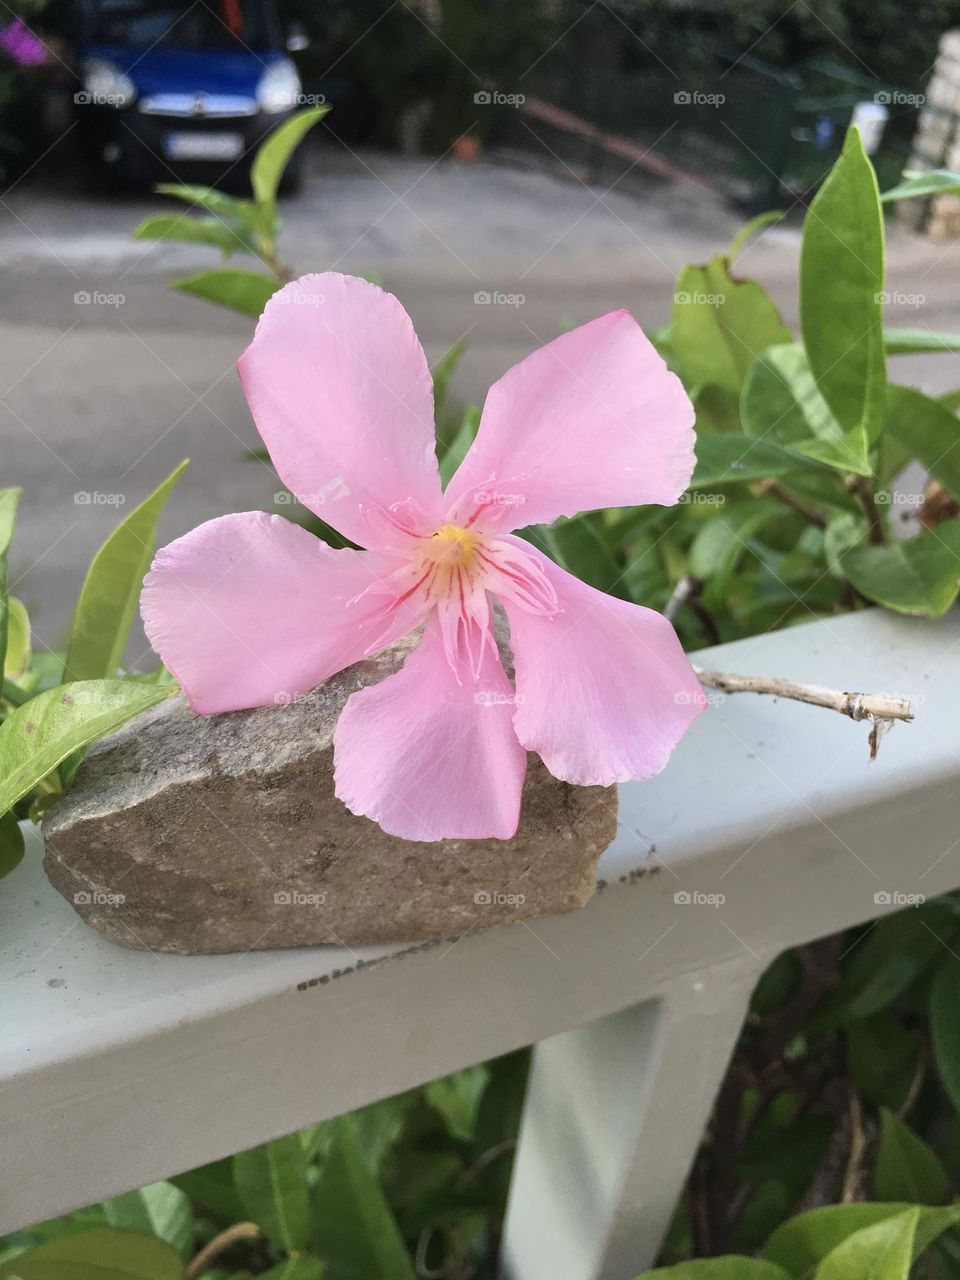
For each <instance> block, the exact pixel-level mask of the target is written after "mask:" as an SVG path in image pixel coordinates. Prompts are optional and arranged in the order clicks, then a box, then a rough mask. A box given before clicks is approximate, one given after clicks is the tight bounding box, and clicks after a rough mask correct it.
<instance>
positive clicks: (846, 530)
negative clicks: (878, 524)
mask: <svg viewBox="0 0 960 1280" xmlns="http://www.w3.org/2000/svg"><path fill="white" fill-rule="evenodd" d="M866 539H867V521H866V519H865V518H864V517H863V516H862V515H860V514H859V512H856V511H838V512H836V513H834V514H833V515H832V516H831V517H830V519H829V521H828V523H827V527H826V529H825V530H824V535H823V554H824V556H825V558H826V561H827V568H828V569H829V570H830V572H831V573H832V574H833V576H834V577H837V578H845V577H846V574H845V573H844V571H843V557H844V556H845V555H846V554H847V552H848V551H852V550H853V548H854V547H859V546H861V545H862V544H863V543H864V542H865V541H866Z"/></svg>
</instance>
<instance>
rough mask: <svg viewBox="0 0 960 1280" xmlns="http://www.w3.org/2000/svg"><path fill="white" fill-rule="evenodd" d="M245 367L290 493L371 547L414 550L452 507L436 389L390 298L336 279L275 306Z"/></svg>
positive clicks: (247, 386)
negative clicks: (413, 539)
mask: <svg viewBox="0 0 960 1280" xmlns="http://www.w3.org/2000/svg"><path fill="white" fill-rule="evenodd" d="M237 367H238V368H239V370H240V380H241V382H242V383H243V389H244V392H245V393H246V397H247V402H248V404H249V405H250V412H251V413H252V414H253V417H254V420H255V421H256V424H257V429H258V430H259V432H260V435H261V436H262V437H263V440H264V443H265V444H266V446H267V448H268V449H269V451H270V456H271V458H272V459H273V463H274V466H275V467H276V468H277V471H278V472H279V475H280V478H281V480H282V481H283V483H284V484H285V485H286V486H287V487H288V488H289V489H290V490H291V491H292V492H293V493H294V495H295V496H296V497H297V498H298V500H299V501H300V502H302V503H303V504H304V506H306V507H309V509H310V510H311V511H313V512H315V513H316V514H317V515H318V516H321V517H322V518H323V519H324V520H326V521H327V522H328V523H329V524H331V525H332V526H333V527H334V528H335V529H338V530H339V531H340V533H342V534H344V535H345V536H346V537H348V538H350V539H351V540H352V541H353V542H356V543H358V544H359V545H361V546H369V547H374V548H377V549H380V550H384V549H388V548H396V547H400V546H403V545H404V543H405V541H406V539H405V537H404V534H403V531H404V530H413V531H414V532H419V533H427V532H432V530H433V529H435V528H436V527H437V526H438V524H439V523H440V519H439V517H440V513H441V507H442V500H441V493H440V472H439V469H438V466H437V455H436V444H435V439H434V424H433V379H432V378H431V376H430V369H429V367H428V366H427V358H426V356H425V355H424V353H423V348H422V347H421V345H420V342H419V340H418V338H417V335H416V333H415V332H414V329H413V324H412V323H411V321H410V317H409V316H408V315H407V313H406V311H404V309H403V307H402V306H401V305H400V303H399V302H398V301H397V299H396V298H394V297H393V296H392V295H391V294H389V293H384V291H383V290H382V289H378V288H377V286H376V285H373V284H369V283H368V282H367V281H366V280H360V279H357V278H356V277H354V276H343V275H339V274H337V273H336V272H326V273H325V274H322V275H309V276H301V278H300V279H299V280H294V281H293V282H292V283H291V284H288V285H285V286H284V287H283V288H282V289H280V290H279V291H278V292H277V293H275V294H274V295H273V297H272V298H271V299H270V301H269V302H268V303H267V305H266V308H265V310H264V312H263V315H262V316H261V317H260V323H259V324H258V325H257V332H256V334H255V336H254V339H253V341H252V342H251V344H250V346H249V347H248V348H247V349H246V351H245V352H244V353H243V355H242V356H241V357H240V359H239V361H238V363H237Z"/></svg>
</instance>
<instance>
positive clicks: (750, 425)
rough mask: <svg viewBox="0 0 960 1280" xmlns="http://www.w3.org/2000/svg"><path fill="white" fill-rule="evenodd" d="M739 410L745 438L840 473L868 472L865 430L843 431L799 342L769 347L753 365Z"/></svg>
mask: <svg viewBox="0 0 960 1280" xmlns="http://www.w3.org/2000/svg"><path fill="white" fill-rule="evenodd" d="M740 413H741V417H742V420H743V429H744V431H745V432H746V434H747V435H748V436H755V437H757V438H758V439H762V440H763V441H765V442H766V443H771V444H777V445H779V446H780V447H781V448H783V449H788V450H790V451H791V452H793V453H797V454H800V455H801V456H803V457H808V458H812V459H815V460H816V461H818V462H822V463H825V464H826V465H827V466H830V467H835V468H837V469H838V470H840V471H853V472H855V473H856V474H857V475H864V476H869V475H872V468H871V465H870V457H869V441H868V440H867V437H866V433H865V432H864V431H863V429H862V428H861V427H854V428H853V430H851V431H844V429H843V427H842V426H841V425H840V423H839V422H838V421H837V419H836V417H835V416H834V415H833V413H832V412H831V410H830V407H829V405H828V404H827V402H826V400H824V398H823V396H822V395H821V394H820V391H819V389H818V387H817V384H816V382H815V380H814V377H813V374H812V372H811V370H810V366H809V364H808V363H807V357H806V354H805V352H804V350H803V348H802V347H801V346H800V345H799V344H797V343H789V344H786V345H784V346H779V347H771V348H770V350H769V351H767V352H766V353H765V354H764V355H763V356H762V357H761V358H760V359H759V360H758V361H757V362H756V364H755V365H753V367H752V368H751V370H750V372H749V374H748V375H747V379H746V382H745V383H744V386H743V395H742V397H741V400H740Z"/></svg>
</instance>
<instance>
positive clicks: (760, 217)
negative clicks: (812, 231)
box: [727, 209, 783, 263]
mask: <svg viewBox="0 0 960 1280" xmlns="http://www.w3.org/2000/svg"><path fill="white" fill-rule="evenodd" d="M782 218H783V211H782V210H781V209H768V210H767V211H766V213H758V214H755V215H754V217H752V218H751V219H750V220H749V222H745V223H744V224H743V226H742V227H741V228H740V230H739V231H738V232H737V234H736V235H735V236H734V237H733V239H732V240H731V241H730V248H729V249H728V250H727V258H728V259H729V261H730V262H731V263H734V262H736V260H737V258H739V257H740V254H741V253H742V252H743V250H744V249H745V248H746V246H747V242H748V241H750V240H752V239H753V237H754V236H755V235H756V234H757V232H758V231H762V230H763V229H764V227H769V226H770V225H771V224H772V223H774V222H780V221H781V220H782Z"/></svg>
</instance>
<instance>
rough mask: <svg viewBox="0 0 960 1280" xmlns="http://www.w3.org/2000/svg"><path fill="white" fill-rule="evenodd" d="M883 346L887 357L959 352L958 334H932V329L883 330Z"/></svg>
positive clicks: (959, 334) (959, 340)
mask: <svg viewBox="0 0 960 1280" xmlns="http://www.w3.org/2000/svg"><path fill="white" fill-rule="evenodd" d="M883 345H884V347H885V348H886V352H887V355H888V356H914V355H925V354H927V353H930V352H936V351H960V333H934V331H933V330H932V329H884V331H883Z"/></svg>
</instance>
